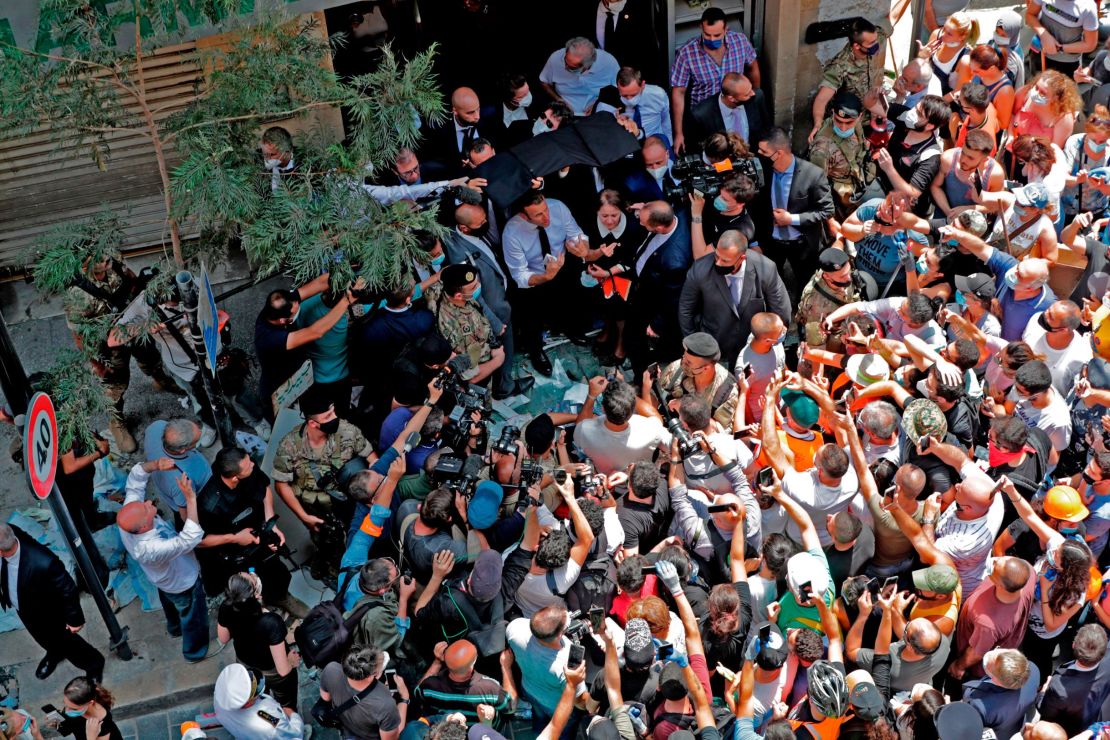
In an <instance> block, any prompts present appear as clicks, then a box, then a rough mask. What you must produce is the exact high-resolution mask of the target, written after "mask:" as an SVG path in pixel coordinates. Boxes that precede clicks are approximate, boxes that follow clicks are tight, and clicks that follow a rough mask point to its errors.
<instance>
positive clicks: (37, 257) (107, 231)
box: [26, 209, 124, 296]
mask: <svg viewBox="0 0 1110 740" xmlns="http://www.w3.org/2000/svg"><path fill="white" fill-rule="evenodd" d="M123 235H124V231H123V221H122V220H121V219H120V217H119V216H118V215H117V214H115V213H113V212H112V211H109V210H107V209H105V210H102V211H100V212H98V213H97V214H96V215H94V216H92V217H91V218H89V219H87V220H84V221H67V222H66V223H62V224H59V225H58V226H56V227H54V228H53V229H51V230H50V231H48V232H46V234H44V235H43V237H42V238H41V239H40V240H39V241H38V242H37V243H36V244H35V246H34V247H33V248H32V251H31V254H29V255H28V256H27V257H26V264H29V265H32V266H33V267H32V272H31V274H32V276H33V277H34V280H35V287H37V288H38V290H39V292H41V293H43V294H44V295H47V296H52V295H60V294H62V293H65V291H66V290H67V289H68V288H69V287H70V286H71V285H72V284H73V281H74V280H76V279H77V277H78V276H79V275H80V274H81V266H82V265H83V264H85V263H86V262H100V261H102V260H104V259H107V258H109V257H115V256H118V255H119V251H120V245H121V244H122V243H123Z"/></svg>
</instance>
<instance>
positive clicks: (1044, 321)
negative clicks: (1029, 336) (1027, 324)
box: [1037, 311, 1053, 332]
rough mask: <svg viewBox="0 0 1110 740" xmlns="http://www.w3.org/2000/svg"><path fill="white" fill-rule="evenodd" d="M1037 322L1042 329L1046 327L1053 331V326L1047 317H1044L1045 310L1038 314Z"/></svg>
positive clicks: (1048, 330) (1047, 329) (1047, 330)
mask: <svg viewBox="0 0 1110 740" xmlns="http://www.w3.org/2000/svg"><path fill="white" fill-rule="evenodd" d="M1037 324H1038V325H1039V326H1040V327H1041V328H1042V329H1044V330H1045V331H1046V332H1052V331H1053V327H1051V326H1049V325H1048V319H1046V318H1045V317H1044V312H1043V311H1042V312H1041V313H1039V314H1038V315H1037Z"/></svg>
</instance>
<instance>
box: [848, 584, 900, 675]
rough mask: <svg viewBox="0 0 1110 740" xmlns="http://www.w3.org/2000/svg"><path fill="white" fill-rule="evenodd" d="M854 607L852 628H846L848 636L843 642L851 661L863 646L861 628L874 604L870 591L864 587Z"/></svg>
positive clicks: (854, 659) (888, 637)
mask: <svg viewBox="0 0 1110 740" xmlns="http://www.w3.org/2000/svg"><path fill="white" fill-rule="evenodd" d="M856 607H857V613H856V618H855V620H854V621H853V622H852V628H851V629H850V630H848V638H847V639H846V640H845V643H844V651H845V652H846V653H847V655H848V659H849V660H851V661H852V662H855V661H856V659H857V657H858V656H859V651H860V649H861V648H862V647H863V629H864V627H865V626H866V625H867V620H868V618H870V617H871V612H872V610H873V609H874V604H873V603H872V601H871V592H870V591H869V590H867V589H864V590H863V593H861V594H860V595H859V600H858V601H857V602H856ZM888 627H889V625H888ZM888 632H889V629H888ZM889 643H890V635H889V634H888V635H887V644H889Z"/></svg>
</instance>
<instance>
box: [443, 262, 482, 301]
mask: <svg viewBox="0 0 1110 740" xmlns="http://www.w3.org/2000/svg"><path fill="white" fill-rule="evenodd" d="M477 279H478V271H477V270H475V269H474V268H473V267H471V266H470V265H448V266H447V267H444V268H443V270H442V271H441V272H440V273H439V281H440V282H441V283H443V290H444V291H445V292H447V293H448V294H450V293H454V292H456V291H457V290H458V289H459V288H461V287H463V286H464V285H468V284H470V283H473V282H474V281H475V280H477Z"/></svg>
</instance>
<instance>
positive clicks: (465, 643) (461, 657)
mask: <svg viewBox="0 0 1110 740" xmlns="http://www.w3.org/2000/svg"><path fill="white" fill-rule="evenodd" d="M477 660H478V649H477V648H475V647H474V643H472V642H471V641H470V640H459V641H457V642H455V643H452V645H451V646H450V647H449V648H447V651H446V652H445V653H444V654H443V662H444V663H446V664H447V670H448V672H450V673H451V675H452V676H458V677H460V678H467V677H469V676H470V674H471V672H472V671H473V670H474V663H475V662H477Z"/></svg>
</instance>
